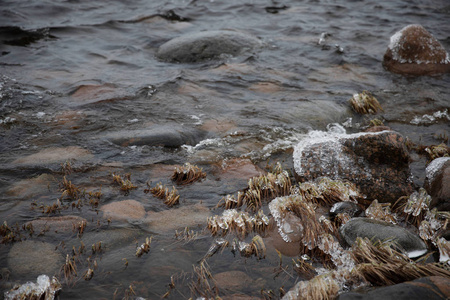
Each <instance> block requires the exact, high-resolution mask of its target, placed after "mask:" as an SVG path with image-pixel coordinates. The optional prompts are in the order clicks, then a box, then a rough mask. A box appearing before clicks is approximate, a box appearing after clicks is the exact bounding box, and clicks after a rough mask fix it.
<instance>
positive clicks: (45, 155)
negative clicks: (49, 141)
mask: <svg viewBox="0 0 450 300" xmlns="http://www.w3.org/2000/svg"><path fill="white" fill-rule="evenodd" d="M93 157H94V156H93V155H92V153H91V152H90V151H89V150H87V149H83V148H81V147H77V146H69V147H60V148H56V147H52V148H47V149H43V150H41V151H39V152H38V153H34V154H31V155H28V156H25V157H22V158H18V159H16V160H15V161H14V162H13V164H19V165H33V166H34V165H47V164H54V163H64V162H66V161H70V160H89V159H91V158H93Z"/></svg>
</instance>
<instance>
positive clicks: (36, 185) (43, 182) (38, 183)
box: [7, 174, 56, 199]
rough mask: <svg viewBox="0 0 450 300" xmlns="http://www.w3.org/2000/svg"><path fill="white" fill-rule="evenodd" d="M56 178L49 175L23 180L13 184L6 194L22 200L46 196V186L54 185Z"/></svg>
mask: <svg viewBox="0 0 450 300" xmlns="http://www.w3.org/2000/svg"><path fill="white" fill-rule="evenodd" d="M55 182H56V178H55V177H53V176H52V175H50V174H41V175H39V176H37V177H34V178H31V179H24V180H21V181H19V182H16V183H14V184H13V186H12V187H11V188H10V189H9V190H8V192H7V193H8V194H9V195H12V196H17V197H20V198H22V199H28V198H32V197H36V196H38V195H44V194H48V186H49V185H50V184H51V183H55Z"/></svg>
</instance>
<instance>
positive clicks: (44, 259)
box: [8, 240, 64, 279]
mask: <svg viewBox="0 0 450 300" xmlns="http://www.w3.org/2000/svg"><path fill="white" fill-rule="evenodd" d="M63 264H64V257H63V255H62V254H61V253H59V252H58V251H56V250H55V246H54V245H52V244H49V243H43V242H36V241H30V240H27V241H23V242H19V243H15V244H14V245H13V246H12V247H11V250H10V251H9V253H8V267H9V268H10V269H11V271H12V274H13V276H18V277H26V278H27V279H32V278H36V277H37V276H38V275H40V274H46V275H48V276H52V275H56V274H58V272H59V271H60V268H61V266H62V265H63Z"/></svg>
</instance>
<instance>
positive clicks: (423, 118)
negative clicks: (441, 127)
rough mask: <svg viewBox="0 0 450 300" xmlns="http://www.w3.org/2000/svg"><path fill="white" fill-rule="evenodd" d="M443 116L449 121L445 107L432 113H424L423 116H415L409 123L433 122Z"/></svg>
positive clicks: (449, 117) (449, 116)
mask: <svg viewBox="0 0 450 300" xmlns="http://www.w3.org/2000/svg"><path fill="white" fill-rule="evenodd" d="M444 118H445V119H447V120H449V121H450V115H449V114H448V110H447V109H444V110H443V111H437V112H434V113H433V114H432V115H428V114H425V115H423V116H415V117H414V118H413V119H412V120H411V122H410V123H411V124H413V125H422V124H433V123H436V122H438V121H439V119H444Z"/></svg>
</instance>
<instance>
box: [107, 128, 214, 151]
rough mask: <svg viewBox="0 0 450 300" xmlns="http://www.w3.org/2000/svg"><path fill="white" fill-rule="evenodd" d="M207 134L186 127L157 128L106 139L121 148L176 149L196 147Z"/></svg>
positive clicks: (119, 134)
mask: <svg viewBox="0 0 450 300" xmlns="http://www.w3.org/2000/svg"><path fill="white" fill-rule="evenodd" d="M204 135H205V133H204V132H203V131H200V130H196V129H190V128H185V127H172V126H170V127H169V126H155V127H152V128H150V129H141V130H127V131H118V132H113V133H110V134H108V135H106V139H108V140H109V141H111V142H113V143H114V144H117V145H121V146H134V145H136V146H143V145H147V146H163V147H168V148H176V147H180V146H182V145H196V144H197V143H198V142H200V141H201V140H202V138H203V137H204Z"/></svg>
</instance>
